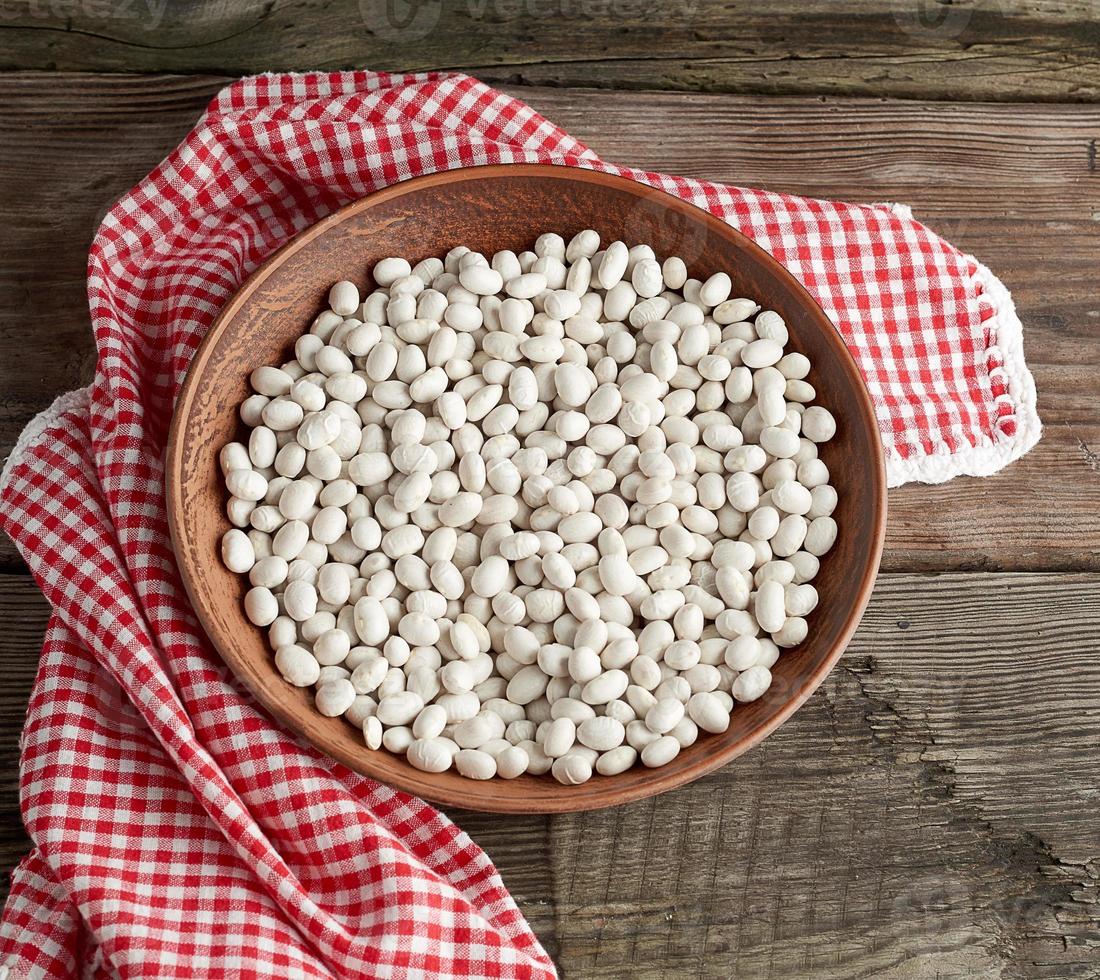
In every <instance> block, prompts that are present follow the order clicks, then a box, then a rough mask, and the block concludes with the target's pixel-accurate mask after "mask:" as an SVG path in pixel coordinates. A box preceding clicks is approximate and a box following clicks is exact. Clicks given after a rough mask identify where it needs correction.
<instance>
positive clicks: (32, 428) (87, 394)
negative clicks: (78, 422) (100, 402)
mask: <svg viewBox="0 0 1100 980" xmlns="http://www.w3.org/2000/svg"><path fill="white" fill-rule="evenodd" d="M90 399H91V388H77V390H76V391H66V392H65V393H64V394H63V395H58V396H57V397H56V398H55V399H54V400H53V404H52V405H50V407H49V408H47V409H46V410H45V411H43V412H39V413H38V414H37V415H36V416H35V417H34V418H33V419H31V420H30V421H29V422H28V423H27V425H26V427H25V428H24V429H23V431H22V432H20V433H19V438H18V439H17V440H16V442H15V446H14V447H13V448H12V451H11V453H9V455H8V458H7V459H6V460H4V469H3V471H2V472H0V493H3V492H4V490H5V489H7V485H8V478H9V477H10V476H11V474H12V471H13V470H14V469H15V467H16V465H17V464H18V462H19V460H20V459H21V458H22V457H23V455H24V453H26V452H27V451H28V450H29V449H30V448H31V445H32V444H33V443H34V442H35V441H36V440H37V439H38V437H39V436H41V435H42V433H43V432H45V431H46V430H47V429H48V428H49V427H50V426H51V425H53V424H54V423H55V422H56V421H57V420H58V419H59V418H61V416H62V415H64V414H65V413H66V412H71V411H73V410H74V409H81V408H87V406H88V403H89V401H90Z"/></svg>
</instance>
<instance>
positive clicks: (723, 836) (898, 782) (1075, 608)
mask: <svg viewBox="0 0 1100 980" xmlns="http://www.w3.org/2000/svg"><path fill="white" fill-rule="evenodd" d="M1098 636H1100V577H1097V576H1095V575H1092V576H1061V575H1045V576H1040V575H1030V576H1024V575H965V574H963V575H943V576H937V577H921V576H898V575H886V576H883V578H882V579H880V582H879V586H878V588H877V589H876V592H875V596H874V598H873V599H872V602H871V606H870V609H869V610H868V613H867V615H866V617H865V618H864V622H863V625H862V627H861V628H860V630H859V633H858V634H857V636H856V639H855V642H854V643H853V644H852V647H851V649H850V650H849V652H848V653H847V654H846V655H845V657H844V659H843V660H842V661H841V666H840V667H839V668H838V669H837V670H835V671H834V672H833V674H832V675H831V676H830V678H829V679H828V681H827V682H826V684H825V686H824V689H823V690H822V691H819V692H818V693H817V694H815V695H814V697H813V698H812V699H811V700H810V701H809V703H808V704H807V705H806V706H805V707H804V708H803V709H802V710H801V711H800V712H799V713H798V714H797V715H796V716H795V717H794V718H793V719H791V720H790V721H789V722H788V723H787V724H786V725H784V726H783V728H781V729H780V730H779V731H778V732H777V733H775V734H774V735H773V736H772V737H771V738H770V739H769V740H768V741H767V742H766V743H765V744H764V745H763V746H761V747H760V748H758V749H757V750H755V751H753V752H752V753H750V754H749V755H748V756H746V757H745V758H743V759H741V760H739V761H737V762H734V763H733V764H731V765H730V766H728V767H726V768H725V769H724V770H722V771H721V772H720V773H717V774H716V775H714V776H713V777H710V778H708V779H705V780H703V781H700V782H698V783H696V784H693V785H692V786H689V787H685V788H684V789H683V790H680V791H678V792H675V793H672V794H668V795H666V796H663V797H659V798H657V799H654V800H649V801H643V802H641V803H637V804H633V805H630V806H627V807H622V808H618V809H615V810H612V811H608V812H603V813H591V814H578V815H575V816H568V817H560V818H555V820H554V821H553V825H552V834H551V841H550V843H551V846H552V848H553V864H554V900H555V904H556V914H557V925H558V930H557V942H558V944H559V950H560V952H559V960H560V962H561V963H562V965H563V967H564V968H565V973H566V975H567V976H583V977H586V978H599V977H607V978H616V977H622V976H630V977H635V978H670V980H671V978H677V980H687V978H694V977H699V978H704V977H705V978H714V980H718V978H725V977H730V976H751V977H765V976H775V977H811V976H812V977H814V978H822V977H838V978H840V977H853V976H889V977H926V976H933V975H935V976H1013V977H1059V978H1068V977H1091V976H1095V968H1096V963H1097V957H1098V955H1100V904H1098V901H1097V895H1098V892H1097V887H1098V880H1100V832H1098V829H1097V823H1096V817H1095V807H1096V801H1095V793H1096V786H1097V785H1100V751H1098V750H1100V709H1098V708H1097V695H1098V694H1100V658H1098V657H1097V654H1096V645H1097V643H1096V641H1097V637H1098Z"/></svg>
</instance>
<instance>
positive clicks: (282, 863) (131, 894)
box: [0, 72, 1039, 980]
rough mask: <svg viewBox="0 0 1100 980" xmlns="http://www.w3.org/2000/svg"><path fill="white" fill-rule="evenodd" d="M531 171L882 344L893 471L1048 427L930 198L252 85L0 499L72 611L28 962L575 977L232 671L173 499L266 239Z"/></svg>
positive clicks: (11, 931) (438, 844) (160, 971)
mask: <svg viewBox="0 0 1100 980" xmlns="http://www.w3.org/2000/svg"><path fill="white" fill-rule="evenodd" d="M595 97H596V96H593V98H595ZM509 162H546V163H557V164H563V165H569V166H576V167H587V168H591V169H598V170H605V171H608V172H613V173H619V174H624V175H626V176H628V177H631V178H633V179H635V180H639V181H643V182H645V183H648V184H652V185H654V186H657V187H660V188H662V189H664V190H667V191H669V192H670V193H672V194H676V195H678V196H680V197H683V198H685V199H686V200H689V201H692V202H693V203H695V204H698V205H699V206H700V207H703V208H705V209H707V210H709V211H711V212H713V213H714V214H716V215H718V216H720V217H721V218H723V219H725V220H726V221H728V222H730V223H731V224H732V225H734V226H735V227H737V228H739V229H740V230H741V231H743V232H745V233H746V234H747V235H749V236H750V237H752V238H753V239H755V240H756V241H757V242H758V243H759V244H761V245H762V246H763V247H764V248H765V249H767V250H768V251H770V252H771V253H772V254H773V255H775V256H776V258H778V259H779V260H780V261H781V262H783V263H784V264H785V265H786V266H787V267H788V268H789V269H790V270H791V271H792V272H793V273H794V274H795V275H796V276H797V277H798V278H799V279H800V280H801V281H802V282H803V283H804V284H805V285H806V287H807V288H808V289H809V290H810V292H811V293H813V295H814V296H815V297H816V298H817V300H818V302H819V303H820V304H821V305H822V307H823V308H824V309H825V312H826V313H827V314H828V315H829V316H830V317H831V318H832V320H833V321H834V322H835V323H836V325H837V328H838V329H839V330H840V332H841V333H842V335H843V337H844V339H845V340H846V342H847V344H848V346H849V348H850V349H851V351H852V353H853V355H854V356H855V358H856V360H857V362H858V363H859V366H860V368H861V369H862V371H863V374H864V377H865V378H866V380H867V384H868V387H869V389H870V391H871V395H872V397H873V399H874V402H875V406H876V409H877V412H878V417H879V423H880V427H881V431H882V435H883V442H884V445H885V447H886V454H887V465H888V472H889V477H890V481H891V483H893V484H899V483H903V482H906V481H909V480H923V481H941V480H945V479H948V478H950V477H952V476H955V475H958V474H963V473H969V474H984V473H990V472H993V471H994V470H996V469H998V468H1000V467H1001V466H1003V465H1005V464H1006V463H1007V462H1009V461H1010V460H1012V459H1014V458H1016V457H1017V456H1019V455H1021V454H1022V453H1023V452H1025V451H1026V450H1027V449H1028V448H1030V446H1031V445H1033V444H1034V442H1035V441H1036V440H1037V439H1038V436H1039V421H1038V417H1037V415H1036V411H1035V392H1034V386H1033V383H1032V380H1031V376H1030V374H1029V372H1028V370H1027V367H1026V366H1025V364H1024V360H1023V353H1022V346H1021V327H1020V323H1019V320H1018V319H1017V317H1016V314H1015V311H1014V309H1013V306H1012V303H1011V300H1010V298H1009V296H1008V293H1007V291H1006V290H1005V289H1004V287H1003V286H1002V285H1001V284H1000V283H999V282H998V281H997V280H996V279H995V278H994V277H993V276H992V275H991V274H990V272H989V271H988V270H987V269H985V268H984V267H982V266H981V265H980V264H979V263H978V262H977V261H975V260H974V259H973V258H970V257H969V256H966V255H963V254H962V253H960V252H959V251H958V250H957V249H955V248H954V247H953V246H951V245H950V244H948V243H947V242H945V241H943V240H942V239H940V238H939V237H938V236H936V235H935V234H934V233H933V232H931V231H929V230H928V229H927V228H925V227H923V226H922V225H920V224H919V223H917V222H916V221H914V220H913V218H912V216H911V215H910V214H909V212H908V211H907V210H906V209H905V208H902V207H898V206H879V205H856V204H838V203H834V202H829V201H819V200H810V199H806V198H798V197H792V196H789V195H784V194H776V193H771V192H766V191H759V190H747V189H743V188H735V187H724V186H719V185H716V184H709V183H705V182H700V181H695V180H687V179H685V178H682V177H670V176H664V175H660V174H651V173H644V172H641V171H637V170H631V169H629V168H624V167H619V166H616V165H613V164H608V163H605V162H603V161H601V160H600V159H599V158H598V157H597V156H596V155H595V153H593V152H592V151H591V150H589V149H588V148H586V147H585V146H583V145H582V144H581V143H579V142H578V141H577V140H575V139H573V138H572V137H570V136H569V135H568V134H567V133H564V132H562V131H561V130H560V129H558V128H557V127H555V126H554V125H553V124H552V123H550V122H548V121H547V120H546V119H544V118H542V117H541V116H540V115H538V114H537V113H536V112H534V111H532V110H531V109H530V108H529V107H528V106H526V105H524V104H523V103H521V102H519V101H517V100H515V99H513V98H510V97H508V96H506V95H503V94H502V93H500V92H497V91H494V90H493V89H491V88H489V87H487V86H485V85H483V84H481V83H479V82H477V81H476V80H474V79H472V78H469V77H467V76H464V75H442V74H426V75H388V74H379V73H372V72H341V73H332V74H329V73H313V74H305V75H265V76H261V77H255V78H247V79H244V80H241V81H239V82H236V83H234V84H233V85H231V86H229V87H228V88H226V89H225V90H224V91H222V92H221V93H220V94H219V95H218V96H217V97H216V98H215V99H214V100H213V102H212V103H211V104H210V106H209V108H208V109H207V111H206V113H205V114H204V115H203V117H202V118H201V119H200V120H199V122H198V124H197V126H196V127H195V129H194V130H193V131H192V132H191V133H190V134H189V135H188V137H187V138H186V140H185V141H184V142H183V144H182V145H181V146H180V147H179V148H178V149H177V150H176V151H174V152H173V153H172V155H171V156H170V157H169V158H168V159H167V160H165V161H164V162H163V163H162V164H161V165H160V166H159V167H158V168H157V169H156V170H155V171H154V172H153V173H152V174H150V175H149V176H148V177H147V178H146V179H145V180H143V181H142V182H141V184H139V185H138V186H137V187H136V188H134V189H133V190H132V191H131V192H130V193H128V194H127V195H126V196H125V197H124V198H123V199H122V200H121V201H120V202H119V203H118V204H116V205H115V207H114V208H113V209H112V210H111V211H110V213H109V214H108V215H107V217H106V218H105V219H104V221H103V224H102V226H101V227H100V229H99V231H98V233H97V235H96V238H95V241H94V243H93V246H92V250H91V254H90V257H89V263H88V295H89V301H90V306H91V316H92V324H93V327H94V332H95V340H96V345H97V350H98V361H97V366H96V374H95V379H94V381H93V383H92V384H91V386H90V387H89V388H87V389H85V390H83V391H79V392H74V393H72V394H69V395H65V396H63V397H61V398H60V399H58V401H57V402H56V403H55V405H54V406H53V407H52V408H51V409H50V410H49V411H47V412H45V413H44V414H43V415H41V416H39V417H38V418H36V419H35V420H34V421H33V422H32V423H31V424H30V426H29V427H28V428H27V430H26V432H25V433H24V435H23V436H22V438H21V439H20V442H19V444H18V445H17V447H16V449H15V451H14V452H13V453H12V455H11V457H10V459H9V460H8V462H7V465H6V467H5V469H4V471H3V476H2V478H0V501H2V504H3V507H2V515H0V520H2V523H3V527H4V529H5V530H6V531H7V533H8V534H9V535H10V536H11V537H12V538H13V539H14V541H15V542H16V544H17V546H18V548H19V550H20V552H21V553H22V555H23V556H24V558H25V559H26V561H27V564H28V565H29V567H30V569H31V571H32V573H33V574H34V576H35V579H36V581H37V582H38V584H39V586H40V587H41V589H42V591H43V593H44V594H45V596H46V598H47V599H48V600H49V602H50V604H51V605H52V607H53V615H52V618H51V620H50V624H49V628H48V631H47V635H46V640H45V646H44V649H43V652H42V658H41V664H40V667H39V671H38V677H37V680H36V683H35V688H34V693H33V695H32V698H31V703H30V709H29V713H28V717H27V723H26V729H25V731H24V735H23V743H22V750H23V756H22V777H21V793H22V810H23V819H24V822H25V824H26V827H27V830H28V831H29V833H30V835H31V838H32V839H33V841H34V850H33V852H32V853H31V854H30V855H29V856H28V857H27V858H26V859H25V860H24V861H23V863H22V864H21V865H20V866H19V868H18V869H17V870H16V872H15V873H14V876H13V882H12V890H11V896H10V898H9V900H8V903H7V906H6V908H5V911H4V916H3V920H2V923H0V970H2V969H3V968H5V967H6V968H7V970H8V976H10V977H39V976H49V977H108V976H122V977H158V978H159V977H186V978H189V980H197V978H205V977H209V978H222V977H227V976H243V977H259V976H279V977H286V976H295V977H340V978H350V977H354V978H360V977H362V978H368V977H369V978H381V977H419V976H423V977H449V976H454V977H524V978H528V977H550V976H552V975H553V972H554V968H553V965H552V963H551V961H550V959H549V958H548V956H547V955H546V953H545V951H544V950H543V949H542V947H541V946H540V945H539V943H538V941H537V939H536V938H535V936H534V934H533V933H532V932H531V930H530V928H529V927H528V925H527V923H526V922H525V921H524V919H523V916H522V915H521V914H520V912H519V910H518V909H517V907H516V905H515V903H514V902H513V900H512V899H511V897H510V896H509V894H508V892H507V891H506V890H505V888H504V885H503V883H502V881H501V879H500V877H499V876H498V874H497V872H496V870H495V869H494V868H493V865H492V864H491V862H490V861H489V859H488V858H487V857H486V856H485V854H484V853H483V852H482V851H481V850H480V849H479V848H478V847H477V846H476V845H475V844H474V843H473V842H472V841H471V840H470V839H469V838H468V837H467V836H466V835H465V834H464V833H463V832H462V831H460V830H459V829H458V828H457V827H456V826H455V825H454V824H452V823H451V822H450V821H449V820H448V819H447V818H446V817H444V816H443V815H441V814H440V813H438V812H436V811H435V810H434V809H432V808H431V807H429V806H427V805H426V804H424V803H422V802H421V801H419V800H416V799H414V798H411V797H409V796H407V795H405V794H403V793H399V792H396V791H394V790H392V789H389V788H387V787H385V786H381V785H379V784H377V783H375V782H372V781H371V780H369V779H366V778H363V777H361V776H358V775H356V774H354V773H352V772H350V771H348V770H347V769H345V768H343V767H341V766H339V765H337V764H335V763H333V762H332V761H331V760H329V759H327V758H325V757H323V756H322V755H320V754H319V753H318V752H317V751H315V750H313V749H312V748H310V747H309V746H307V745H303V744H301V743H300V742H298V741H297V740H296V739H295V738H293V737H291V736H290V735H288V734H287V733H286V732H284V731H282V730H281V729H280V728H279V727H278V726H277V725H275V724H273V723H272V721H271V719H270V718H268V717H267V715H265V714H264V713H263V712H262V711H261V710H259V708H258V707H257V706H256V705H255V704H254V703H252V702H251V700H250V699H249V698H248V697H247V696H246V695H245V694H244V692H243V689H242V688H241V687H240V685H238V684H236V683H235V682H234V680H233V678H232V677H231V676H230V674H229V672H228V671H227V669H226V668H225V666H224V665H223V664H222V662H221V661H220V659H219V658H218V656H217V655H216V654H215V653H214V652H213V651H212V649H211V648H210V646H209V644H208V643H207V641H206V640H205V638H204V636H203V634H202V633H201V631H200V630H199V628H198V626H197V624H196V622H195V619H194V617H193V615H192V613H191V610H190V609H189V608H188V604H187V600H186V597H185V595H184V592H183V589H182V587H181V585H180V581H179V577H178V574H177V571H176V568H175V564H174V561H173V556H172V549H171V545H170V543H169V538H168V528H167V523H166V518H165V507H164V490H163V477H164V471H163V461H164V448H165V442H166V438H167V433H168V426H169V422H170V419H171V415H172V407H173V403H174V400H175V397H176V394H177V392H178V390H179V387H180V383H181V381H182V379H183V376H184V373H185V371H186V370H187V366H188V363H189V361H190V359H191V357H192V355H193V354H194V352H195V349H196V347H197V346H198V344H199V342H200V341H201V339H202V337H203V335H204V333H205V331H206V330H207V328H208V327H209V326H210V324H211V322H212V321H213V319H214V318H215V316H216V315H217V313H218V311H219V309H220V308H221V307H222V305H223V304H224V302H225V301H226V299H227V297H229V296H230V295H231V294H232V293H233V291H234V290H235V289H236V288H237V286H238V285H239V284H240V283H241V282H242V280H243V279H245V277H247V276H248V274H249V273H250V272H251V271H252V270H253V269H255V268H256V267H257V266H258V265H259V264H260V262H261V261H262V260H263V259H264V258H266V257H267V256H268V255H270V254H271V253H272V252H273V251H274V250H275V249H276V248H278V247H279V246H280V245H281V244H283V243H284V242H285V241H287V240H288V239H289V238H290V237H291V236H293V235H294V234H295V233H296V232H298V231H301V230H302V229H304V228H306V227H308V226H309V225H311V224H313V223H314V222H315V221H317V220H318V219H319V218H321V217H323V216H324V215H326V214H329V213H330V212H332V211H334V210H335V209H336V208H338V207H340V206H341V205H343V204H345V203H347V202H349V201H352V200H355V199H356V198H359V197H362V196H363V195H364V194H368V193H370V192H371V191H374V190H377V189H379V188H381V187H384V186H386V185H388V184H392V183H394V182H395V181H399V180H404V179H406V178H409V177H413V176H416V175H418V174H422V173H428V172H431V171H436V170H442V169H447V168H453V167H463V166H473V165H476V164H484V163H509ZM542 230H551V229H539V228H532V235H534V233H535V232H538V231H542ZM211 465H214V464H213V461H212V462H211ZM215 560H217V558H216V556H214V555H211V561H215Z"/></svg>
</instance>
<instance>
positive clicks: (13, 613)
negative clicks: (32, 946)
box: [0, 573, 50, 902]
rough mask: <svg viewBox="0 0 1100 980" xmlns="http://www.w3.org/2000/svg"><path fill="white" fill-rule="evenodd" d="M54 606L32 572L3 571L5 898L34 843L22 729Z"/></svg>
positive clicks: (1, 877) (0, 836) (1, 894)
mask: <svg viewBox="0 0 1100 980" xmlns="http://www.w3.org/2000/svg"><path fill="white" fill-rule="evenodd" d="M49 615H50V607H49V605H48V603H47V602H46V600H45V598H44V597H43V596H42V593H41V592H39V591H38V587H37V586H36V585H35V584H34V581H33V580H32V579H31V577H30V576H29V575H8V574H2V573H0V620H2V621H3V623H4V629H3V630H0V671H2V672H3V676H4V684H3V685H2V686H0V872H2V873H0V902H3V900H4V899H6V898H7V895H8V885H9V883H10V879H9V874H10V873H11V870H12V869H13V868H14V867H15V866H16V865H17V864H18V863H19V861H20V860H21V859H22V857H23V855H24V854H26V852H27V850H28V848H29V847H30V840H29V838H28V837H27V834H26V831H25V830H24V829H23V823H22V820H21V819H20V816H19V734H20V732H22V730H23V719H24V718H25V717H26V714H27V700H28V699H29V698H30V694H31V685H32V684H33V683H34V675H35V673H36V672H37V670H38V652H39V650H40V649H41V648H42V636H43V634H44V633H45V631H46V622H47V620H48V619H49Z"/></svg>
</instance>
